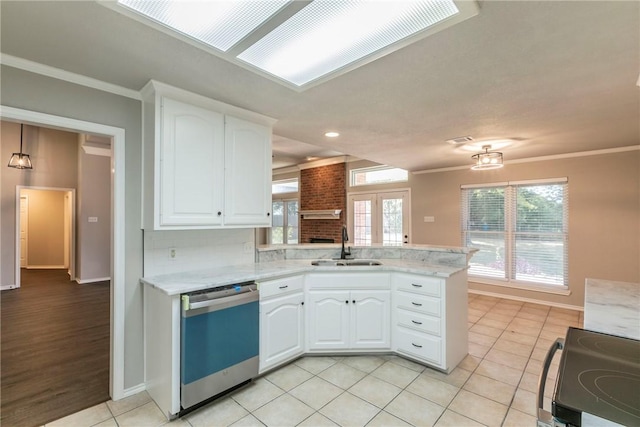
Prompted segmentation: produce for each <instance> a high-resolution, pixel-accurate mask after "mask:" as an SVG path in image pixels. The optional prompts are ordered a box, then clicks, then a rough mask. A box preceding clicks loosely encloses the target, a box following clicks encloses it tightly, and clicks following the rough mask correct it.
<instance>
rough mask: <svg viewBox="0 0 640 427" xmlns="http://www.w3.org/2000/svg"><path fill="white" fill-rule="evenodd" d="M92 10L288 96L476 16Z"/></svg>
mask: <svg viewBox="0 0 640 427" xmlns="http://www.w3.org/2000/svg"><path fill="white" fill-rule="evenodd" d="M99 3H100V4H103V5H105V6H106V7H110V8H113V9H115V10H117V11H119V12H121V13H124V14H126V15H128V16H130V17H133V18H134V19H138V20H140V21H141V22H145V23H146V24H147V25H151V26H153V27H154V28H157V29H159V30H161V31H164V32H167V33H169V34H172V35H173V36H177V37H179V38H181V39H183V40H184V41H186V42H188V43H193V42H195V43H194V44H195V45H196V46H199V47H204V48H205V49H207V50H209V51H210V52H211V53H213V54H214V55H217V56H219V57H221V58H224V59H226V60H229V61H231V62H233V63H235V64H239V65H241V66H243V67H245V68H247V69H250V70H252V71H255V72H258V73H259V74H261V75H263V76H265V77H268V78H271V79H273V80H275V81H277V82H279V83H282V84H285V85H286V86H288V87H291V88H293V89H296V90H301V89H302V88H303V87H304V88H308V87H310V86H312V85H316V84H319V83H322V82H324V81H326V80H329V79H330V78H333V77H336V76H338V75H342V74H344V73H347V72H349V71H351V70H353V69H355V68H357V67H359V66H362V65H364V64H367V63H369V62H372V61H375V60H376V59H378V58H381V57H383V56H385V55H387V54H390V53H391V52H394V51H396V50H398V49H401V48H403V47H405V46H408V45H409V44H411V43H413V42H416V41H418V40H420V39H422V38H425V37H427V36H429V35H431V34H434V33H436V32H437V31H440V30H442V29H444V28H447V27H449V26H452V25H455V24H457V23H459V22H462V21H464V20H466V19H468V18H470V17H472V16H475V15H477V14H478V12H479V8H478V6H477V4H476V2H475V1H466V0H412V1H370V0H319V1H293V0H263V1H231V0H228V1H214V0H207V1H205V0H199V1H187V0H117V2H112V1H101V2H99ZM209 48H212V49H209Z"/></svg>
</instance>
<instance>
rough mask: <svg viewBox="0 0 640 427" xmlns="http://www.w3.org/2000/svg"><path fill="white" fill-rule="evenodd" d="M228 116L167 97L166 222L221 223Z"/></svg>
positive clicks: (162, 160)
mask: <svg viewBox="0 0 640 427" xmlns="http://www.w3.org/2000/svg"><path fill="white" fill-rule="evenodd" d="M223 182H224V116H223V115H222V114H219V113H216V112H214V111H210V110H206V109H204V108H200V107H196V106H193V105H189V104H185V103H183V102H179V101H176V100H173V99H170V98H165V97H163V98H162V131H161V146H160V221H159V222H160V226H179V225H187V226H188V225H221V224H222V210H223V209H222V208H223V194H222V192H223V189H224V184H223Z"/></svg>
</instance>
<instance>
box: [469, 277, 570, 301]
mask: <svg viewBox="0 0 640 427" xmlns="http://www.w3.org/2000/svg"><path fill="white" fill-rule="evenodd" d="M469 282H472V283H478V284H480V285H491V286H501V287H503V288H510V289H518V290H523V291H533V292H542V293H545V294H554V295H565V296H566V295H571V290H570V289H569V287H568V286H557V285H543V284H532V283H524V282H507V281H502V280H492V279H488V278H486V277H478V276H469Z"/></svg>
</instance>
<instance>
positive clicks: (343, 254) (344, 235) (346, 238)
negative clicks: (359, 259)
mask: <svg viewBox="0 0 640 427" xmlns="http://www.w3.org/2000/svg"><path fill="white" fill-rule="evenodd" d="M348 241H349V235H348V234H347V226H346V225H343V226H342V250H341V251H340V259H347V257H348V256H351V249H349V248H347V250H345V249H344V242H348Z"/></svg>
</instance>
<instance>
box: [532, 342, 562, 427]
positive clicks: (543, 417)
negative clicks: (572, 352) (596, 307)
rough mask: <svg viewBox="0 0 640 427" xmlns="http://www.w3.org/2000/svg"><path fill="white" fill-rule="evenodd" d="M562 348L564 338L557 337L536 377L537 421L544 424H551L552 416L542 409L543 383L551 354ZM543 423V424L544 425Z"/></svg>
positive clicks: (551, 357) (547, 371) (547, 372)
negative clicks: (538, 376)
mask: <svg viewBox="0 0 640 427" xmlns="http://www.w3.org/2000/svg"><path fill="white" fill-rule="evenodd" d="M563 348H564V339H563V338H558V339H556V340H555V342H554V343H553V344H551V347H550V348H549V351H548V352H547V357H545V359H544V365H543V366H542V372H541V373H540V378H538V421H539V424H538V425H540V422H543V423H544V424H546V425H549V426H552V425H553V416H552V415H551V413H550V412H549V411H545V410H544V409H543V406H544V385H545V383H546V381H547V375H548V374H549V366H551V360H553V356H554V355H555V354H556V351H558V350H562V349H563ZM544 424H543V425H544Z"/></svg>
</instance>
